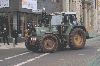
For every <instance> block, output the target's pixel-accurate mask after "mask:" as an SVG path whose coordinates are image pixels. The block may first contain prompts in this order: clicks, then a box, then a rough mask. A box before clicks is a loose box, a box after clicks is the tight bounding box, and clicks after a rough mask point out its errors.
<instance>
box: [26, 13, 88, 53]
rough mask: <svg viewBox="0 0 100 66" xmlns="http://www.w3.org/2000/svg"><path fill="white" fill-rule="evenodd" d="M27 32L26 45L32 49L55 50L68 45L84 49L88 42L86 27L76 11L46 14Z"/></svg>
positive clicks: (72, 47)
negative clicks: (81, 23)
mask: <svg viewBox="0 0 100 66" xmlns="http://www.w3.org/2000/svg"><path fill="white" fill-rule="evenodd" d="M26 33H27V36H26V40H25V46H26V48H27V49H28V50H30V51H42V52H55V51H57V50H58V49H65V48H66V47H67V46H69V47H70V48H71V49H82V48H84V46H85V43H86V29H85V27H84V26H82V25H80V24H78V22H77V18H76V13H75V12H63V13H54V14H49V15H47V14H45V15H43V16H42V19H41V21H40V22H38V23H37V25H35V27H32V28H30V29H27V32H26Z"/></svg>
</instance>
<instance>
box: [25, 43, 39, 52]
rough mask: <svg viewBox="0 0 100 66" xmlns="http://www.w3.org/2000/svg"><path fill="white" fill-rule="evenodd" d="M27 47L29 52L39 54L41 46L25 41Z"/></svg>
mask: <svg viewBox="0 0 100 66" xmlns="http://www.w3.org/2000/svg"><path fill="white" fill-rule="evenodd" d="M25 46H26V48H27V49H28V50H30V51H33V52H38V50H39V46H38V45H31V44H30V42H29V41H25Z"/></svg>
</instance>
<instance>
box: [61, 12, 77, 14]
mask: <svg viewBox="0 0 100 66" xmlns="http://www.w3.org/2000/svg"><path fill="white" fill-rule="evenodd" d="M61 13H62V14H63V13H65V14H76V12H61Z"/></svg>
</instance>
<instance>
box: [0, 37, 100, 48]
mask: <svg viewBox="0 0 100 66" xmlns="http://www.w3.org/2000/svg"><path fill="white" fill-rule="evenodd" d="M95 40H100V36H98V37H95V38H90V39H87V40H86V43H88V42H90V41H95ZM11 48H26V47H25V43H24V42H21V43H18V45H15V47H14V45H13V43H10V45H7V44H5V45H4V43H0V49H11Z"/></svg>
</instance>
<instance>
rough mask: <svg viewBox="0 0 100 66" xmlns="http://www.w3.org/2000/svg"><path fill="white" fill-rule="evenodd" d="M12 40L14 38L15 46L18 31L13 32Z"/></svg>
mask: <svg viewBox="0 0 100 66" xmlns="http://www.w3.org/2000/svg"><path fill="white" fill-rule="evenodd" d="M13 38H15V44H16V45H17V38H18V31H17V30H13Z"/></svg>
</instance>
